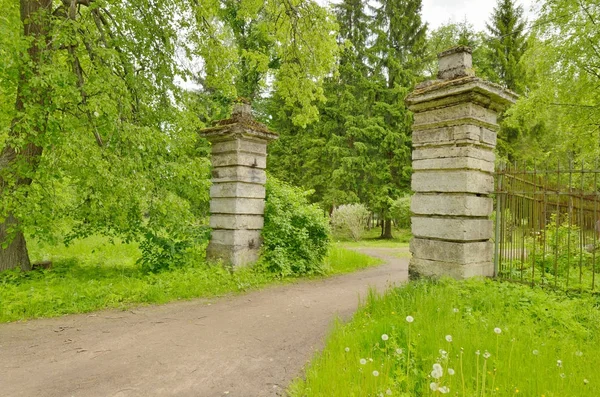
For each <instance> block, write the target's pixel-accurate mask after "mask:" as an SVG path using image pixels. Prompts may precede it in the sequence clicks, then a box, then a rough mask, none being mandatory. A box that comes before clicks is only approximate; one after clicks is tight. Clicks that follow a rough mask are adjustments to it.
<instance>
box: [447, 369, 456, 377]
mask: <svg viewBox="0 0 600 397" xmlns="http://www.w3.org/2000/svg"><path fill="white" fill-rule="evenodd" d="M454 374H455V372H454V369H452V368H448V375H450V376H452V375H454Z"/></svg>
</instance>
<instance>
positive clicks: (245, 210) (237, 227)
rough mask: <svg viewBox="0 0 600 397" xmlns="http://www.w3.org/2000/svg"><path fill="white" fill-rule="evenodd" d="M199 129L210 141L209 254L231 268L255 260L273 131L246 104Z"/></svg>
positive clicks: (256, 257)
mask: <svg viewBox="0 0 600 397" xmlns="http://www.w3.org/2000/svg"><path fill="white" fill-rule="evenodd" d="M200 135H201V136H202V137H204V138H206V139H207V140H208V141H209V142H210V143H211V144H212V147H211V163H212V186H211V189H210V227H211V229H212V235H211V240H210V242H209V244H208V249H207V259H208V260H212V261H218V260H219V261H222V262H224V263H225V264H228V265H231V266H233V267H234V268H236V267H239V266H246V265H249V264H252V263H254V262H256V261H257V260H258V256H259V253H260V246H261V231H262V228H263V225H264V210H265V183H266V180H267V176H266V171H265V169H266V165H267V144H268V142H269V141H272V140H274V139H277V134H275V133H273V132H271V131H269V130H268V129H267V127H266V126H265V125H263V124H261V123H259V122H257V121H256V120H255V119H254V118H253V116H252V109H251V107H250V105H249V104H246V103H237V104H235V105H234V108H233V112H232V116H231V118H230V119H227V120H221V121H219V122H217V123H216V125H215V126H214V127H213V128H208V129H205V130H202V131H201V132H200Z"/></svg>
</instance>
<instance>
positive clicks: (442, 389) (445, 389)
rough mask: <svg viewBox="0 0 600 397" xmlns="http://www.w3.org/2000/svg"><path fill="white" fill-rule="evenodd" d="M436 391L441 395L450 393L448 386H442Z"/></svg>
mask: <svg viewBox="0 0 600 397" xmlns="http://www.w3.org/2000/svg"><path fill="white" fill-rule="evenodd" d="M438 391H439V392H440V393H442V394H446V393H450V388H449V387H448V386H442V387H440V388H438Z"/></svg>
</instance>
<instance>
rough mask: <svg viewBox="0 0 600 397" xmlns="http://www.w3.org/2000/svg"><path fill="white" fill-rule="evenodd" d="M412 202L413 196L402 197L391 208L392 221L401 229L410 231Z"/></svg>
mask: <svg viewBox="0 0 600 397" xmlns="http://www.w3.org/2000/svg"><path fill="white" fill-rule="evenodd" d="M410 200H411V196H404V197H400V198H399V199H396V200H395V201H394V203H393V204H392V207H391V208H390V214H391V216H392V219H393V220H394V221H395V222H396V226H398V228H400V229H410Z"/></svg>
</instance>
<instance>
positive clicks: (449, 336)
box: [446, 335, 452, 343]
mask: <svg viewBox="0 0 600 397" xmlns="http://www.w3.org/2000/svg"><path fill="white" fill-rule="evenodd" d="M446 342H448V343H450V342H452V335H446Z"/></svg>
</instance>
